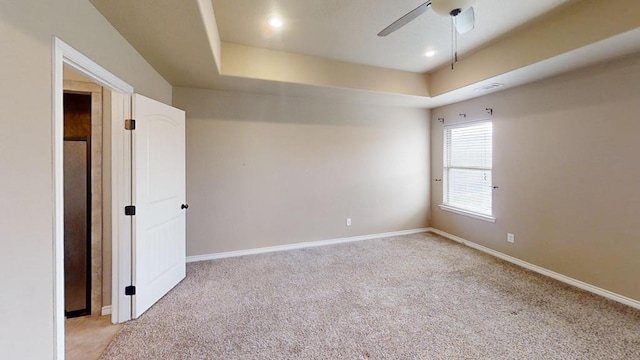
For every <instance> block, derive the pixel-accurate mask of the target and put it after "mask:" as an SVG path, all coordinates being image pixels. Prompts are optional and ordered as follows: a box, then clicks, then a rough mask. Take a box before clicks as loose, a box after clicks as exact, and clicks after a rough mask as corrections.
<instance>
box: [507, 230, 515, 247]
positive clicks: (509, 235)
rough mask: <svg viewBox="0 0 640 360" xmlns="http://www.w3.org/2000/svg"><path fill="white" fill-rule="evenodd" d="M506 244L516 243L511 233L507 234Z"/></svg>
mask: <svg viewBox="0 0 640 360" xmlns="http://www.w3.org/2000/svg"><path fill="white" fill-rule="evenodd" d="M507 242H508V243H512V244H513V243H515V242H516V236H515V235H513V234H512V233H507Z"/></svg>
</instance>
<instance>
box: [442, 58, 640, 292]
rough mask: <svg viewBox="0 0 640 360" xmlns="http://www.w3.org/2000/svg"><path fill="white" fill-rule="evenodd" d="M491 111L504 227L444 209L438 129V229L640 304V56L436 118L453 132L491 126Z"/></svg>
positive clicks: (497, 207)
mask: <svg viewBox="0 0 640 360" xmlns="http://www.w3.org/2000/svg"><path fill="white" fill-rule="evenodd" d="M486 108H493V111H494V113H493V126H494V147H493V153H494V155H493V157H494V163H493V179H494V185H496V186H499V189H497V190H495V191H494V194H493V210H494V215H495V217H496V219H497V220H496V222H495V223H489V222H484V221H481V220H475V219H472V218H469V217H465V216H462V215H458V214H454V213H450V212H445V211H443V210H441V209H439V208H438V205H439V204H441V203H442V183H440V182H435V181H434V179H435V178H441V177H442V156H443V154H442V152H443V150H442V145H443V139H442V138H443V125H442V124H440V123H439V122H438V121H432V123H431V164H432V167H431V169H432V174H433V176H432V178H433V179H432V198H431V199H432V201H431V209H432V210H431V215H432V217H431V222H432V226H433V227H434V228H437V229H440V230H443V231H446V232H448V233H451V234H454V235H456V236H459V237H462V238H465V239H467V240H470V241H473V242H475V243H478V244H480V245H483V246H486V247H489V248H491V249H494V250H497V251H500V252H502V253H505V254H508V255H511V256H514V257H516V258H519V259H522V260H524V261H527V262H529V263H533V264H535V265H538V266H542V267H544V268H547V269H549V270H552V271H555V272H558V273H560V274H564V275H566V276H569V277H572V278H574V279H577V280H580V281H583V282H586V283H589V284H592V285H595V286H597V287H600V288H603V289H606V290H609V291H612V292H614V293H617V294H620V295H623V296H626V297H629V298H632V299H635V300H640V287H639V286H638V278H640V267H638V256H639V255H640V227H638V214H640V188H639V187H638V186H639V185H638V184H640V162H638V154H640V141H638V135H639V134H640V119H639V117H640V55H634V56H631V57H626V58H624V59H620V60H616V61H612V62H608V63H605V64H601V65H597V66H593V67H589V68H585V69H582V70H578V71H574V72H571V73H567V74H565V75H561V76H558V77H555V78H552V79H548V80H544V81H541V82H537V83H533V84H529V85H525V86H522V87H518V88H514V89H510V90H505V91H502V92H499V93H495V94H491V95H487V96H484V97H480V98H476V99H473V100H469V101H465V102H461V103H457V104H453V105H449V106H445V107H441V108H437V109H434V110H432V114H431V116H432V118H433V119H437V118H444V119H445V125H446V124H454V123H458V122H462V121H469V120H474V119H481V118H484V117H486V115H487V113H486V110H485V109H486ZM461 113H466V114H467V117H466V118H463V117H461V116H460V115H459V114H461ZM507 232H510V233H513V234H515V243H514V244H509V243H507V241H506V238H507Z"/></svg>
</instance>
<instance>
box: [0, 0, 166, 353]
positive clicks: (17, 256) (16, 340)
mask: <svg viewBox="0 0 640 360" xmlns="http://www.w3.org/2000/svg"><path fill="white" fill-rule="evenodd" d="M54 35H55V36H58V37H59V38H61V39H62V40H63V41H65V42H67V43H68V44H70V45H71V46H73V47H75V48H76V49H77V50H79V51H80V52H82V53H84V54H85V55H87V56H88V57H90V58H92V59H93V60H94V61H96V62H98V63H99V64H101V65H102V66H103V67H106V68H107V69H109V70H110V71H111V72H113V73H114V74H116V75H117V76H119V77H121V78H122V79H123V80H125V81H127V82H128V83H129V84H131V85H133V86H134V87H135V88H136V90H137V91H138V92H141V93H143V94H145V95H147V96H150V97H153V98H156V99H158V100H160V101H164V102H167V103H170V101H171V87H170V85H169V84H168V83H167V82H166V81H165V80H164V79H163V78H162V77H160V76H159V75H158V74H157V73H156V72H155V71H154V70H153V69H152V68H151V67H150V66H149V65H148V64H147V63H146V62H145V61H144V60H143V59H142V57H141V56H140V55H139V54H138V53H137V52H136V51H135V50H134V49H133V48H132V47H130V46H129V45H128V44H127V42H126V41H125V40H124V39H123V38H122V37H121V36H120V35H119V33H118V32H117V31H116V30H115V29H113V28H112V27H111V26H110V25H109V23H108V22H107V21H106V20H105V19H104V18H103V17H102V16H101V15H100V14H99V13H98V11H96V10H95V9H94V8H93V6H92V5H91V4H90V3H89V2H88V1H86V0H55V1H54V0H21V1H13V0H0V44H2V56H0V79H2V82H1V84H0V109H2V113H1V115H0V116H1V119H0V171H1V172H2V176H0V189H2V190H0V192H1V193H0V194H1V197H2V202H1V203H2V205H0V239H1V240H0V244H1V245H0V246H1V247H2V250H1V251H0V274H2V276H1V277H0V288H1V289H3V291H1V292H0V319H2V326H0V358H2V359H52V358H53V351H54V350H53V349H54V344H53V340H54V337H53V334H54V323H53V293H54V291H53V277H54V273H53V220H52V214H53V205H52V203H53V190H52V189H53V183H52V173H53V164H52V148H53V145H52V97H53V96H52V60H51V59H52V36H54Z"/></svg>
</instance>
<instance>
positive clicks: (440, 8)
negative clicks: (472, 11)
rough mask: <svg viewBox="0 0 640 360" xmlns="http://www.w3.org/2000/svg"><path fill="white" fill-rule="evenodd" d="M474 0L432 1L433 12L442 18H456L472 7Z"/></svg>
mask: <svg viewBox="0 0 640 360" xmlns="http://www.w3.org/2000/svg"><path fill="white" fill-rule="evenodd" d="M474 2H475V0H432V1H431V8H432V9H433V11H435V12H436V13H438V14H440V15H444V16H449V15H450V16H458V15H459V14H460V13H461V12H463V11H465V10H467V9H468V8H470V7H471V5H473V3H474Z"/></svg>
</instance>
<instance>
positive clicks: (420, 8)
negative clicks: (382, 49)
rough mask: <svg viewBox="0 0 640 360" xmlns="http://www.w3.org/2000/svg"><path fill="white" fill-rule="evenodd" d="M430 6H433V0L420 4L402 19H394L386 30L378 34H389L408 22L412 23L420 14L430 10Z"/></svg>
mask: <svg viewBox="0 0 640 360" xmlns="http://www.w3.org/2000/svg"><path fill="white" fill-rule="evenodd" d="M430 7H431V1H427V2H426V3H424V4H422V5H420V6H418V7H417V8H415V9H413V10H411V11H409V12H408V13H407V14H406V15H404V16H403V17H401V18H400V19H398V20H396V21H394V22H393V24H391V25H389V26H387V27H386V28H385V29H384V30H382V31H380V32H379V33H378V36H387V35H389V34H391V33H392V32H394V31H396V30H398V29H400V28H401V27H403V26H405V25H407V24H408V23H410V22H411V21H412V20H413V19H415V18H417V17H418V16H420V15H422V14H424V12H425V11H427V10H429V8H430Z"/></svg>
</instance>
